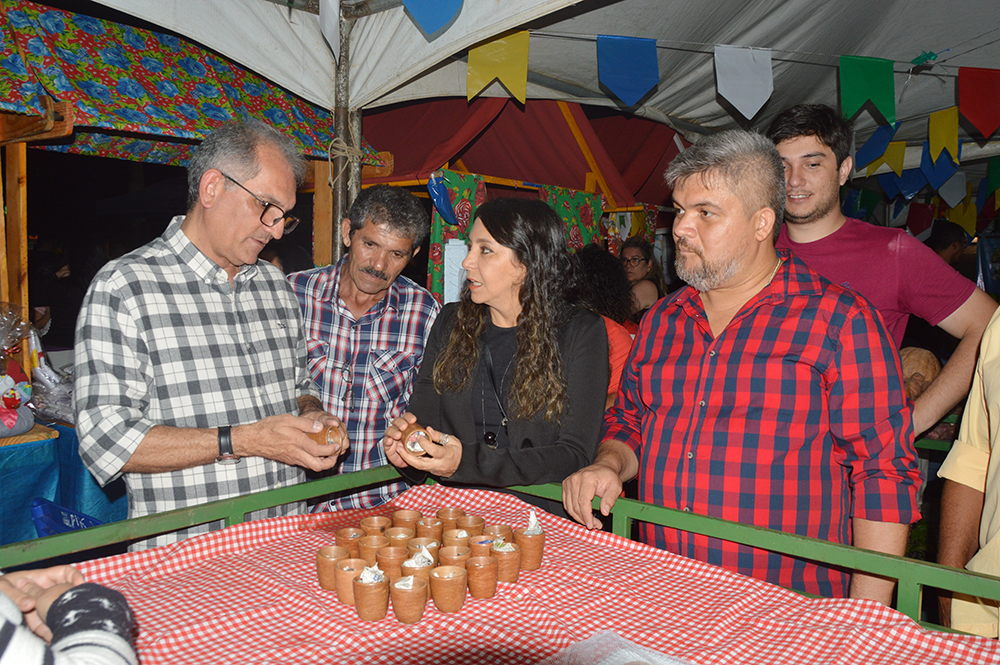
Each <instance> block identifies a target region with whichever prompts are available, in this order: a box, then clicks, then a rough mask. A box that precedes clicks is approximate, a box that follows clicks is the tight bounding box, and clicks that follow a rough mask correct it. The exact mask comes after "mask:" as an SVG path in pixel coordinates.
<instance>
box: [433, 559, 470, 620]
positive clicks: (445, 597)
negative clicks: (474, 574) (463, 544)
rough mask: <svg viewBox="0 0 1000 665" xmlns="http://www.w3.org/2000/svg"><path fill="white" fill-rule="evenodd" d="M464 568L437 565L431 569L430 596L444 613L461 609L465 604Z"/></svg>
mask: <svg viewBox="0 0 1000 665" xmlns="http://www.w3.org/2000/svg"><path fill="white" fill-rule="evenodd" d="M466 579H467V576H466V573H465V568H462V567H461V566H438V567H437V568H435V569H434V570H432V571H431V598H433V599H434V606H435V607H437V608H438V609H439V610H441V611H442V612H444V613H446V614H452V613H454V612H457V611H459V610H460V609H462V605H464V604H465V589H466Z"/></svg>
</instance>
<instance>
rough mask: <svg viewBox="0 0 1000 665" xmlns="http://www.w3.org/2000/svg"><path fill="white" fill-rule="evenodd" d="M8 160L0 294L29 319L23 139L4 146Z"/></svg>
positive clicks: (25, 151)
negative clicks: (4, 251)
mask: <svg viewBox="0 0 1000 665" xmlns="http://www.w3.org/2000/svg"><path fill="white" fill-rule="evenodd" d="M4 154H5V157H6V160H7V168H6V173H5V176H6V178H5V180H6V194H7V198H6V201H7V220H6V224H5V229H4V230H5V235H6V242H5V243H4V245H5V249H6V256H5V257H4V263H5V264H6V265H4V266H0V267H3V268H4V279H3V280H2V281H3V287H4V288H3V289H2V291H0V297H3V299H4V300H5V301H6V302H10V303H13V304H14V305H17V306H18V307H20V308H21V315H22V317H24V319H25V320H26V321H28V322H30V321H31V313H30V312H29V311H28V197H27V189H28V147H27V144H25V143H14V144H12V145H8V146H6V147H4ZM27 349H28V342H27V340H25V341H24V342H22V344H21V358H22V363H21V365H22V366H23V367H25V369H26V371H30V368H29V367H27V365H26V364H25V362H23V361H24V360H26V359H27Z"/></svg>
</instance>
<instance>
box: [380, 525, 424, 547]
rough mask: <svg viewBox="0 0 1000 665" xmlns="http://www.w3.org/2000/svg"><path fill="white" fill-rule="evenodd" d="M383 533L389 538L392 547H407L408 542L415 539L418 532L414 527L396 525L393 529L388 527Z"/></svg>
mask: <svg viewBox="0 0 1000 665" xmlns="http://www.w3.org/2000/svg"><path fill="white" fill-rule="evenodd" d="M382 535H383V536H385V537H386V538H388V539H389V543H390V544H391V545H392V547H406V543H408V542H410V541H411V540H413V538H415V537H416V535H417V534H416V532H415V531H414V530H413V529H407V528H406V527H404V526H394V527H392V528H391V529H386V530H385V533H384V534H382Z"/></svg>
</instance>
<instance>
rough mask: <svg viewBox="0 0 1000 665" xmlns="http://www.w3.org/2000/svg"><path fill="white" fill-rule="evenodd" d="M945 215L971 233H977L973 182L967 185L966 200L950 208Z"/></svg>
mask: <svg viewBox="0 0 1000 665" xmlns="http://www.w3.org/2000/svg"><path fill="white" fill-rule="evenodd" d="M945 216H946V217H948V220H949V221H952V222H955V223H956V224H958V225H959V226H961V227H962V228H963V229H965V232H966V233H968V234H969V235H976V216H977V215H976V203H975V201H973V199H972V184H971V183H969V184H968V185H966V196H965V201H964V202H963V203H961V204H959V205H957V206H955V207H954V208H950V209H949V210H948V212H947V213H945Z"/></svg>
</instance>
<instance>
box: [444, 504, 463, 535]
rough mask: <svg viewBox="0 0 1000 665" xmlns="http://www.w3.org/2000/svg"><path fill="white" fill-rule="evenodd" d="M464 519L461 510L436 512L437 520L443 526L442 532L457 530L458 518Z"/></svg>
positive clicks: (447, 509) (445, 509)
mask: <svg viewBox="0 0 1000 665" xmlns="http://www.w3.org/2000/svg"><path fill="white" fill-rule="evenodd" d="M459 517H465V511H464V510H462V509H461V508H442V509H441V510H439V511H437V518H438V519H439V520H441V522H442V523H443V524H444V530H445V531H448V530H449V529H457V528H458V524H457V522H458V518H459Z"/></svg>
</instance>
